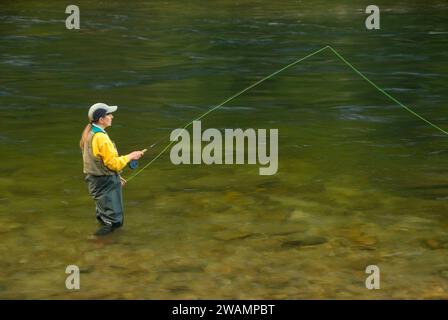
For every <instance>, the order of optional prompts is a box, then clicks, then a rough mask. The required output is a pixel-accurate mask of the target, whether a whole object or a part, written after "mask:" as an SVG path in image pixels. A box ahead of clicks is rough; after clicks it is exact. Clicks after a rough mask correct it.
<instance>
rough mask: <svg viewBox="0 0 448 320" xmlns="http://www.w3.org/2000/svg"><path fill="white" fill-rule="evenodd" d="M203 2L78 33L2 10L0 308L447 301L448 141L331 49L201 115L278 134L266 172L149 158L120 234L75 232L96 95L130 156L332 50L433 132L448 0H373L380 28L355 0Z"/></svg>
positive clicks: (30, 12)
mask: <svg viewBox="0 0 448 320" xmlns="http://www.w3.org/2000/svg"><path fill="white" fill-rule="evenodd" d="M216 2H217V3H215V1H214V2H210V3H209V2H205V1H188V3H187V2H185V3H184V2H183V1H136V2H125V1H107V2H105V1H104V2H93V1H92V2H85V1H77V2H76V4H77V5H78V6H79V7H80V10H81V29H80V30H78V31H74V30H73V31H69V30H66V29H65V17H66V14H65V4H63V3H59V2H56V1H39V2H36V1H4V3H2V9H1V13H0V68H1V69H0V70H1V77H0V124H1V126H0V152H1V153H0V155H1V163H2V166H1V168H0V172H1V175H0V237H1V242H0V270H1V271H0V297H1V298H5V299H12V298H26V299H28V298H39V299H51V298H69V299H80V298H87V299H104V298H114V299H115V298H125V299H130V298H144V299H184V298H188V299H190V298H191V299H197V298H198V299H206V298H211V299H223V298H226V299H302V298H309V299H319V298H330V299H360V298H362V299H370V298H372V299H377V298H398V299H409V298H419V299H422V298H423V299H431V298H445V299H446V298H448V258H447V250H448V218H447V200H448V173H447V169H446V164H447V160H448V149H447V136H446V135H444V134H443V133H441V132H439V131H437V130H435V129H434V128H432V127H430V126H428V125H427V124H426V123H424V122H423V121H421V120H420V119H418V118H416V117H414V116H413V115H411V114H410V113H408V112H407V111H406V110H404V109H402V108H401V107H399V106H397V105H396V104H394V103H393V102H392V101H390V100H388V99H387V98H386V97H385V96H383V95H381V94H380V93H379V92H378V91H376V90H375V89H374V88H373V87H372V86H370V85H369V84H368V83H366V82H365V81H364V80H362V79H361V78H360V77H359V76H358V75H356V74H355V73H353V71H352V70H350V69H349V68H348V67H347V66H346V65H344V64H343V63H342V62H341V61H340V60H338V59H337V57H335V56H334V55H333V54H332V53H331V52H329V51H326V52H323V53H322V54H320V55H317V56H314V57H312V58H311V59H309V60H307V61H305V62H304V63H302V64H300V65H298V66H297V67H295V68H293V69H290V70H288V71H286V72H285V73H283V74H280V75H278V76H277V77H276V78H274V79H271V80H269V81H267V82H265V83H263V84H262V85H260V86H258V87H256V88H254V89H253V90H251V91H250V92H248V93H247V94H245V95H243V96H241V97H239V98H238V99H236V100H234V101H232V102H231V103H230V104H228V105H226V106H225V107H223V108H221V109H220V110H217V111H215V112H214V113H212V114H210V115H209V116H207V118H205V119H203V122H202V126H203V128H204V129H205V128H207V127H209V128H238V127H240V128H267V129H269V128H278V129H279V171H278V173H277V174H276V175H274V176H260V175H258V166H254V165H245V166H241V165H239V166H237V165H234V166H232V165H227V166H219V165H214V166H204V165H201V166H199V165H196V166H193V165H190V166H188V165H185V166H174V165H172V164H171V162H170V159H169V157H168V155H165V156H162V157H161V158H160V159H158V160H157V161H156V162H154V163H153V164H152V165H151V166H150V167H148V168H147V169H146V170H145V171H144V172H143V173H141V174H140V175H139V176H137V177H136V178H135V179H134V180H132V181H131V182H129V184H128V185H127V186H126V187H125V189H124V196H125V227H124V228H123V229H122V230H120V231H118V232H116V233H114V234H112V235H111V236H109V237H107V238H106V239H104V240H92V239H90V238H89V237H90V235H91V234H92V233H93V232H94V231H95V229H96V228H97V224H96V221H95V217H94V215H95V214H94V204H93V201H92V200H91V199H90V198H89V196H88V193H87V188H86V185H85V183H84V181H83V174H82V163H81V154H80V151H79V148H78V141H79V137H80V133H81V130H82V129H83V127H84V125H85V124H86V121H87V110H88V108H89V106H90V105H92V104H93V103H95V102H106V103H108V104H114V105H118V106H119V111H118V112H117V113H116V114H115V118H114V125H113V127H111V128H110V129H109V130H108V131H109V134H110V135H111V137H112V138H113V139H114V141H115V142H116V143H117V145H118V147H119V151H121V152H122V153H128V152H130V151H132V150H135V149H137V148H138V149H142V148H144V147H147V146H149V145H151V144H152V143H154V142H155V141H158V140H159V139H162V138H163V137H168V136H169V133H170V132H171V130H173V129H174V128H178V127H182V126H183V125H185V124H186V123H188V122H189V121H191V120H192V119H194V118H196V117H198V116H199V115H200V114H202V113H203V112H205V111H207V110H208V109H209V108H211V107H213V106H214V105H216V104H218V103H219V102H221V101H223V100H224V99H225V98H227V97H229V96H231V95H233V94H234V93H236V92H238V91H239V90H241V89H243V88H245V87H246V86H248V85H250V84H251V83H253V82H254V81H256V80H258V79H260V78H261V77H264V76H266V75H267V74H269V73H271V72H274V71H275V70H277V69H279V68H281V67H283V66H285V65H286V64H288V63H290V62H292V61H294V60H296V59H298V58H300V57H303V56H305V55H307V54H309V53H311V52H313V51H315V50H317V49H319V48H321V47H324V46H326V45H332V46H333V47H334V48H335V49H337V50H338V51H339V52H340V53H342V54H343V55H344V57H346V58H347V59H348V60H349V61H350V62H351V63H353V64H354V65H355V66H356V67H357V68H358V69H360V70H361V71H362V72H364V73H365V74H366V75H367V76H368V77H369V78H370V79H371V80H372V81H374V82H375V83H377V84H378V85H380V86H381V87H382V88H384V89H385V90H386V91H387V92H388V93H390V94H392V95H393V96H394V97H396V98H397V99H398V100H400V101H401V102H403V103H404V104H405V105H407V106H409V107H411V108H412V109H413V110H414V111H415V112H417V113H419V114H420V115H421V116H423V117H425V118H427V119H429V120H431V121H432V122H434V123H435V124H436V125H438V126H440V127H442V128H444V129H445V130H447V129H448V121H447V119H448V109H447V105H448V97H447V95H446V87H447V85H448V65H447V63H446V61H447V59H448V41H447V39H448V38H447V35H448V19H447V17H448V4H447V3H446V1H425V2H424V3H420V2H417V1H377V2H376V3H375V4H376V5H378V6H379V7H380V9H381V30H378V31H368V30H366V28H365V26H364V20H365V18H366V14H365V13H364V10H365V7H366V6H367V5H368V4H371V3H370V2H367V1H332V2H329V1H238V2H236V1H230V0H224V1H216ZM167 140H168V139H166V140H165V141H163V142H161V143H160V144H158V145H157V146H156V147H154V148H153V149H150V151H149V154H147V155H146V156H145V158H143V159H142V161H141V165H144V164H145V163H147V162H148V161H150V159H151V158H152V157H154V156H155V155H156V154H157V153H158V152H159V151H160V150H162V149H163V147H164V146H165V145H166V143H167V142H168V141H167ZM130 174H131V172H130V170H129V169H126V170H125V172H124V173H123V175H124V176H125V177H126V176H129V175H130ZM69 264H75V265H78V266H79V267H80V268H81V290H79V291H76V292H70V291H68V290H67V289H66V288H65V278H66V274H65V268H66V266H67V265H69ZM370 264H374V265H378V266H379V268H380V270H381V289H380V290H374V291H371V290H367V289H366V288H365V286H364V281H365V278H366V276H367V275H366V274H365V273H364V270H365V268H366V267H367V266H368V265H370Z"/></svg>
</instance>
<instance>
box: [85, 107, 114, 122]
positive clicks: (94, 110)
mask: <svg viewBox="0 0 448 320" xmlns="http://www.w3.org/2000/svg"><path fill="white" fill-rule="evenodd" d="M117 108H118V106H108V105H107V104H105V103H102V102H98V103H95V104H94V105H93V106H91V107H90V109H89V113H88V114H87V115H88V116H89V120H90V121H97V120H98V119H99V118H101V117H104V116H105V115H106V114H108V113H112V112H115V111H117Z"/></svg>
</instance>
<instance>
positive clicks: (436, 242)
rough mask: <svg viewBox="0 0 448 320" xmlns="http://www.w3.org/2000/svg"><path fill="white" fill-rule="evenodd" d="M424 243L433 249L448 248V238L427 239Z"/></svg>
mask: <svg viewBox="0 0 448 320" xmlns="http://www.w3.org/2000/svg"><path fill="white" fill-rule="evenodd" d="M423 245H424V246H425V247H427V248H428V249H431V250H438V249H448V239H441V238H440V239H426V240H423Z"/></svg>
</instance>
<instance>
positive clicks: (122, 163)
mask: <svg viewBox="0 0 448 320" xmlns="http://www.w3.org/2000/svg"><path fill="white" fill-rule="evenodd" d="M92 129H93V130H94V132H96V133H95V135H94V136H93V138H92V151H93V155H94V156H95V157H97V158H101V159H102V160H103V163H104V165H105V166H106V167H108V168H109V169H110V170H112V171H117V172H118V171H121V170H123V168H124V167H126V165H127V164H128V163H129V161H130V159H129V157H128V156H121V157H120V156H118V151H117V149H116V148H115V145H114V143H113V142H112V141H111V140H110V138H109V136H108V135H107V133H106V132H105V131H104V130H103V129H101V128H99V127H97V126H93V128H92Z"/></svg>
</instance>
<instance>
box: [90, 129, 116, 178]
mask: <svg viewBox="0 0 448 320" xmlns="http://www.w3.org/2000/svg"><path fill="white" fill-rule="evenodd" d="M96 133H97V132H94V131H93V130H91V131H90V132H89V136H88V138H87V141H86V142H85V143H84V150H83V153H82V159H83V162H84V170H83V171H84V173H85V174H90V175H92V176H112V175H115V174H117V172H115V171H112V170H110V169H109V168H108V167H106V166H105V165H104V163H103V159H101V158H97V157H95V155H94V154H93V150H92V139H93V136H94V135H95V134H96ZM114 146H115V144H114Z"/></svg>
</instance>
